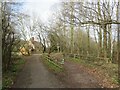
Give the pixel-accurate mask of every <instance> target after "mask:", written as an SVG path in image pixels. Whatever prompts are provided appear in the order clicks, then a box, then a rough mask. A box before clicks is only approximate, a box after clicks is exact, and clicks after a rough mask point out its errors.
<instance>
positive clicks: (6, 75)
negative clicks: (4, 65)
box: [2, 57, 25, 90]
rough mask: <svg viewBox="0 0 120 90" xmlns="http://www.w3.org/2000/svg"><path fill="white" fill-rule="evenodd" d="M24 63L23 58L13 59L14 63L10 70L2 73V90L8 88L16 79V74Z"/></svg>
mask: <svg viewBox="0 0 120 90" xmlns="http://www.w3.org/2000/svg"><path fill="white" fill-rule="evenodd" d="M24 63H25V60H24V59H23V58H20V57H17V58H15V61H14V63H13V64H12V65H11V67H10V69H9V70H7V71H6V72H3V73H2V76H3V77H2V89H3V90H6V88H10V87H11V86H12V85H13V84H14V81H15V79H16V76H17V74H18V72H20V70H21V69H22V65H23V64H24Z"/></svg>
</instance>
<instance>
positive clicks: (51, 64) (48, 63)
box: [42, 54, 64, 73]
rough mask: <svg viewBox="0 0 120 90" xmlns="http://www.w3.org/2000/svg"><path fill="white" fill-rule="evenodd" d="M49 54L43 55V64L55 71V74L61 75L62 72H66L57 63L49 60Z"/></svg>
mask: <svg viewBox="0 0 120 90" xmlns="http://www.w3.org/2000/svg"><path fill="white" fill-rule="evenodd" d="M46 57H47V54H43V55H42V60H43V63H44V64H45V66H46V67H47V68H48V69H49V70H51V71H53V72H54V73H60V72H62V71H64V68H63V67H62V66H60V65H58V64H57V63H55V62H53V61H50V60H48V59H47V58H46Z"/></svg>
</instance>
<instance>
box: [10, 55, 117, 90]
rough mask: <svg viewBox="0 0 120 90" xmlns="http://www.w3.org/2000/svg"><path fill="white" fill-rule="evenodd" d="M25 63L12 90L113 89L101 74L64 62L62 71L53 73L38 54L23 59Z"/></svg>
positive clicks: (76, 64) (73, 63)
mask: <svg viewBox="0 0 120 90" xmlns="http://www.w3.org/2000/svg"><path fill="white" fill-rule="evenodd" d="M25 60H26V63H25V65H24V67H23V70H22V71H21V72H20V73H19V75H18V77H17V79H16V81H15V84H14V85H13V86H12V88H114V87H117V86H116V85H114V84H112V83H110V82H109V80H108V79H107V78H106V77H105V76H104V74H103V73H101V72H99V71H97V69H93V68H89V67H86V66H84V65H82V64H80V63H76V62H73V61H70V60H66V61H65V63H64V65H63V67H64V71H63V72H59V73H53V72H51V70H49V69H48V68H47V67H46V66H45V65H44V64H43V59H42V58H41V56H40V55H39V54H33V55H31V56H27V57H25Z"/></svg>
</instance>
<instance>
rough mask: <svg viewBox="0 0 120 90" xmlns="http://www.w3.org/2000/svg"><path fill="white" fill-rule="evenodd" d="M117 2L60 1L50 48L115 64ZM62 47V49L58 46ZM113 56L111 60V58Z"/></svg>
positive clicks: (50, 34) (49, 37)
mask: <svg viewBox="0 0 120 90" xmlns="http://www.w3.org/2000/svg"><path fill="white" fill-rule="evenodd" d="M117 4H118V2H115V1H113V2H106V1H101V0H98V2H62V3H61V5H62V10H61V11H60V12H58V13H59V15H57V16H56V20H54V19H53V20H54V24H52V26H51V27H52V28H51V29H50V30H49V33H48V39H49V40H50V42H49V43H50V46H51V47H54V50H56V51H57V46H58V45H59V47H60V51H62V48H64V50H63V51H65V53H72V54H73V53H79V54H83V55H86V56H90V55H91V56H94V57H96V58H99V59H104V60H105V62H114V61H115V62H116V59H115V57H116V58H117V57H118V56H119V55H117V56H116V54H115V53H116V52H118V51H116V49H115V48H116V47H117V46H116V43H117V42H118V40H117V38H116V37H118V36H115V35H116V31H117V25H118V24H120V22H119V21H118V20H117V16H116V14H117V11H115V10H117ZM61 44H63V46H62V45H61ZM113 56H114V57H113Z"/></svg>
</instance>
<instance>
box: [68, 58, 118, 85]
mask: <svg viewBox="0 0 120 90" xmlns="http://www.w3.org/2000/svg"><path fill="white" fill-rule="evenodd" d="M66 60H70V61H71V62H75V63H79V64H82V65H84V66H86V67H91V68H97V69H98V70H100V71H102V72H103V73H105V74H106V75H108V76H109V78H110V79H111V81H112V82H113V83H114V84H119V81H118V65H117V64H113V63H105V62H103V61H96V62H94V61H88V60H82V59H79V58H67V59H66Z"/></svg>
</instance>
